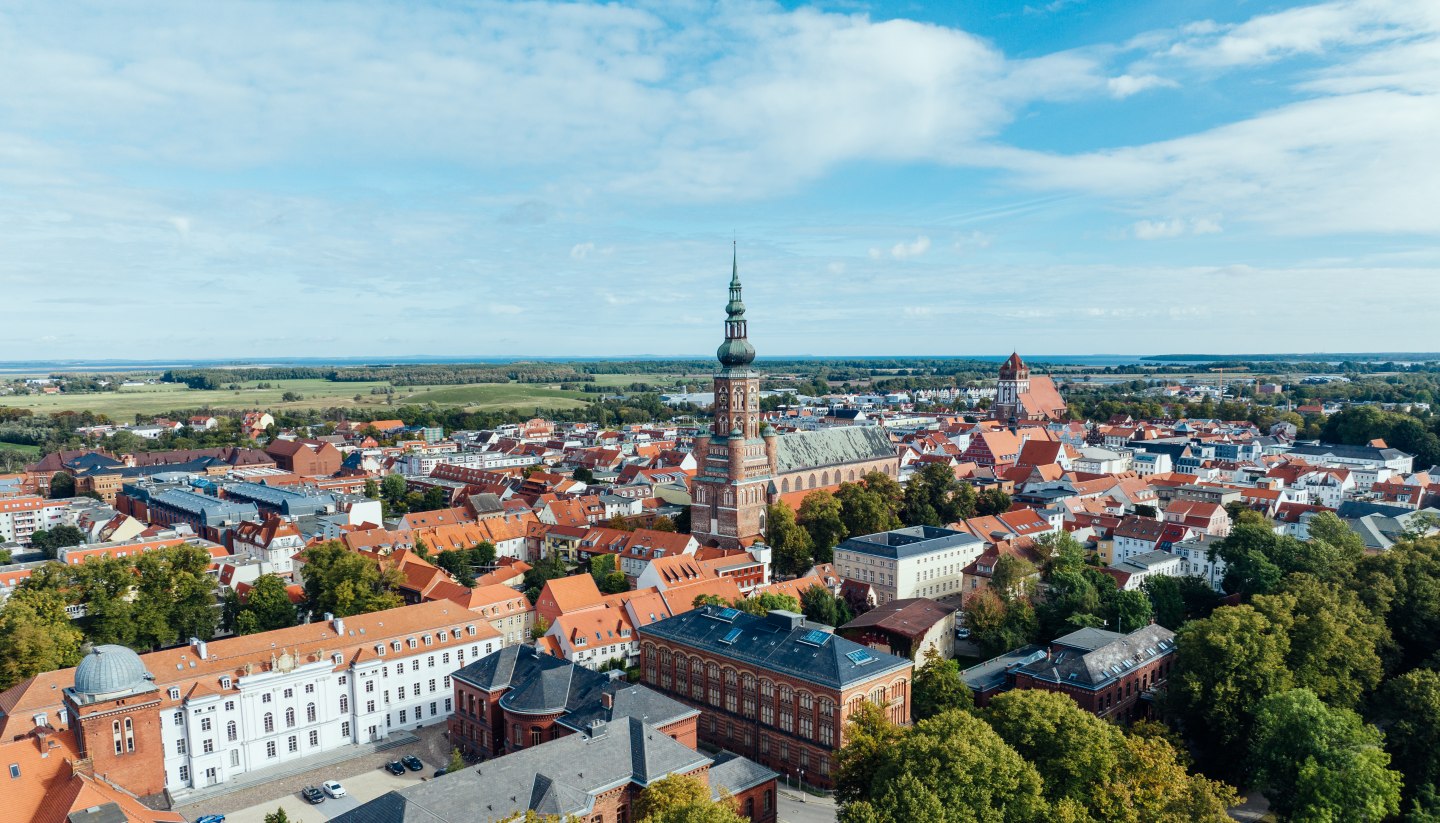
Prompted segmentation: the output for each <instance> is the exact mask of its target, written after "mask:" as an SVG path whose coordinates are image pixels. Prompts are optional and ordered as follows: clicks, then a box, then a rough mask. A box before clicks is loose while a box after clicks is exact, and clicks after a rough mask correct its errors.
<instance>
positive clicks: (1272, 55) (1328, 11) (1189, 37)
mask: <svg viewBox="0 0 1440 823" xmlns="http://www.w3.org/2000/svg"><path fill="white" fill-rule="evenodd" d="M1437 26H1440V11H1437V7H1436V6H1435V5H1434V4H1433V3H1426V2H1418V3H1417V2H1413V0H1342V1H1341V2H1330V3H1319V4H1315V5H1310V6H1300V7H1297V8H1291V9H1286V10H1284V11H1280V12H1276V13H1274V14H1264V15H1258V16H1256V17H1252V18H1251V19H1249V20H1247V21H1245V22H1243V23H1239V24H1236V25H1231V26H1220V25H1216V24H1214V23H1210V24H1208V25H1197V26H1191V27H1188V28H1187V29H1186V31H1184V32H1183V34H1182V36H1181V37H1180V38H1179V39H1178V40H1177V41H1176V42H1174V43H1173V44H1171V46H1170V47H1169V49H1168V50H1167V51H1166V55H1167V56H1171V57H1178V58H1180V59H1182V60H1185V61H1187V62H1191V63H1194V64H1197V65H1202V66H1210V67H1229V66H1240V65H1250V64H1256V63H1268V62H1272V61H1274V60H1279V59H1282V58H1285V57H1292V56H1295V55H1303V54H1321V53H1324V52H1326V51H1328V50H1329V49H1332V48H1334V47H1336V46H1358V45H1369V44H1374V43H1381V42H1388V41H1395V40H1403V39H1406V38H1408V37H1411V36H1413V35H1414V33H1415V32H1416V31H1417V30H1427V29H1428V30H1430V31H1434V30H1435V29H1436V27H1437Z"/></svg>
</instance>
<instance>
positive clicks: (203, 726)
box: [200, 717, 210, 732]
mask: <svg viewBox="0 0 1440 823" xmlns="http://www.w3.org/2000/svg"><path fill="white" fill-rule="evenodd" d="M200 731H202V732H208V731H210V718H208V717H202V718H200Z"/></svg>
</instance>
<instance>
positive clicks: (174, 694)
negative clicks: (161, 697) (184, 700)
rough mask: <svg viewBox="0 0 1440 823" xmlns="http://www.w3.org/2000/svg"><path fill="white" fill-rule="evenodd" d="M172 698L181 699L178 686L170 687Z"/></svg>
mask: <svg viewBox="0 0 1440 823" xmlns="http://www.w3.org/2000/svg"><path fill="white" fill-rule="evenodd" d="M170 699H171V700H179V699H180V690H179V689H177V688H174V687H171V689H170Z"/></svg>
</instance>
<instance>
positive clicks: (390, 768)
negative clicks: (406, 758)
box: [385, 760, 405, 775]
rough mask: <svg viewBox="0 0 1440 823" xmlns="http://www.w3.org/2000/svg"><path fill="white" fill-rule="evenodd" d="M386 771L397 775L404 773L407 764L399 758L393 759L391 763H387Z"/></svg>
mask: <svg viewBox="0 0 1440 823" xmlns="http://www.w3.org/2000/svg"><path fill="white" fill-rule="evenodd" d="M385 771H387V772H389V773H391V774H395V775H400V774H404V773H405V764H404V763H401V762H400V761H399V760H391V761H390V762H389V763H386V764H385Z"/></svg>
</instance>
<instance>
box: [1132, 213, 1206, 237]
mask: <svg viewBox="0 0 1440 823" xmlns="http://www.w3.org/2000/svg"><path fill="white" fill-rule="evenodd" d="M1130 231H1131V232H1132V233H1133V234H1134V235H1135V237H1136V238H1138V239H1140V240H1160V239H1164V238H1169V237H1179V236H1180V235H1182V234H1186V233H1189V234H1218V233H1220V232H1221V231H1224V229H1223V228H1222V227H1221V225H1220V218H1219V217H1199V218H1195V219H1193V220H1185V219H1182V218H1174V219H1171V220H1140V221H1138V222H1136V223H1135V224H1134V225H1133V226H1131V227H1130Z"/></svg>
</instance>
